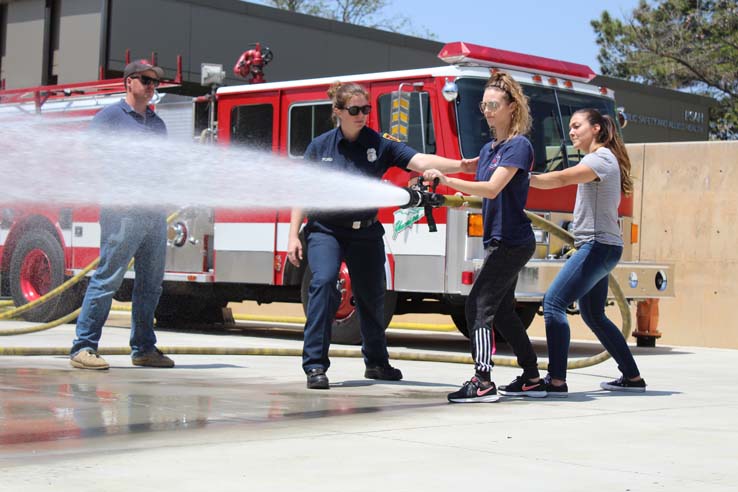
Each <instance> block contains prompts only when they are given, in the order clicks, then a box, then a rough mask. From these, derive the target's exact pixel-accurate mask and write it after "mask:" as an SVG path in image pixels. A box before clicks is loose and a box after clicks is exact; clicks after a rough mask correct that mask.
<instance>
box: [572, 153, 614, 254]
mask: <svg viewBox="0 0 738 492" xmlns="http://www.w3.org/2000/svg"><path fill="white" fill-rule="evenodd" d="M581 164H583V165H585V166H587V167H588V168H590V169H592V170H593V171H594V172H595V174H596V175H597V177H598V178H599V179H598V180H596V181H591V182H589V183H583V184H579V185H578V186H577V200H576V204H575V205H574V224H573V234H574V244H575V246H577V247H579V246H581V245H582V244H584V243H586V242H590V241H597V242H598V243H603V244H610V245H613V246H622V245H623V239H622V237H621V233H620V226H619V225H618V206H619V205H620V166H618V160H617V159H616V158H615V155H613V153H612V152H611V151H610V149H608V148H606V147H600V148H599V149H597V150H596V151H594V152H592V153H591V154H587V155H585V156H584V158H583V159H582V160H581V162H580V165H581Z"/></svg>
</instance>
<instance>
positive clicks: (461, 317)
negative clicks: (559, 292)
mask: <svg viewBox="0 0 738 492" xmlns="http://www.w3.org/2000/svg"><path fill="white" fill-rule="evenodd" d="M540 305H541V304H540V303H538V302H518V303H516V304H515V312H516V313H518V317H519V318H520V321H522V322H523V326H524V327H525V329H526V330H527V329H528V328H529V327H530V325H531V323H533V319H534V318H535V316H536V313H537V312H538V307H539V306H540ZM451 319H452V320H453V322H454V324H455V325H456V328H457V329H458V330H459V331H460V332H461V333H462V334H463V335H464V336H465V337H466V338H469V327H468V326H467V325H466V312H465V306H464V305H461V306H454V307H453V308H452V309H451ZM495 339H496V340H497V341H498V342H505V337H503V336H502V335H501V334H500V332H498V331H497V330H495Z"/></svg>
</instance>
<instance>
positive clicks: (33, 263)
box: [8, 229, 85, 323]
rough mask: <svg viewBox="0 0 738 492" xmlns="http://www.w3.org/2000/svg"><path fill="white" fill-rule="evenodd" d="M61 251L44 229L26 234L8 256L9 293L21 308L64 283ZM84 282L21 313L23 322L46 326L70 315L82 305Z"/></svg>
mask: <svg viewBox="0 0 738 492" xmlns="http://www.w3.org/2000/svg"><path fill="white" fill-rule="evenodd" d="M64 271H65V264H64V250H63V249H62V246H61V244H60V243H59V241H57V239H56V237H54V235H53V234H51V233H50V232H49V231H46V230H43V229H31V230H28V231H26V232H25V233H24V234H23V235H22V236H21V237H20V239H19V241H18V243H17V244H16V247H15V249H14V250H13V254H12V255H11V257H10V268H9V271H8V275H9V277H10V294H11V296H12V297H13V301H14V302H15V304H16V306H22V305H24V304H28V303H29V302H31V301H33V300H35V299H37V298H38V297H40V296H42V295H44V294H46V293H47V292H49V291H51V290H53V289H55V288H56V287H58V286H59V285H61V284H62V283H64V281H65V280H66V278H65V276H64ZM84 289H85V287H84V282H81V283H80V284H77V285H75V286H73V287H72V288H70V289H69V290H67V291H66V292H64V293H62V294H60V295H59V296H57V297H56V298H54V299H51V300H49V301H47V302H45V303H43V304H41V305H40V306H37V307H35V308H33V309H31V310H30V311H27V312H26V313H24V314H23V315H22V316H23V319H25V320H27V321H34V322H40V323H45V322H47V321H53V320H55V319H58V318H61V317H62V316H65V315H67V314H69V313H70V312H72V311H74V310H75V309H77V308H78V307H79V306H80V305H81V304H82V298H83V296H84Z"/></svg>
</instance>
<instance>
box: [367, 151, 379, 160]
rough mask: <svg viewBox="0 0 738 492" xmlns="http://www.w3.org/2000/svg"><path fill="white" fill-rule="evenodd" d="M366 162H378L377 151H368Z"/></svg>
mask: <svg viewBox="0 0 738 492" xmlns="http://www.w3.org/2000/svg"><path fill="white" fill-rule="evenodd" d="M366 160H367V161H369V162H374V161H376V160H377V149H374V148H372V149H368V150H367V151H366Z"/></svg>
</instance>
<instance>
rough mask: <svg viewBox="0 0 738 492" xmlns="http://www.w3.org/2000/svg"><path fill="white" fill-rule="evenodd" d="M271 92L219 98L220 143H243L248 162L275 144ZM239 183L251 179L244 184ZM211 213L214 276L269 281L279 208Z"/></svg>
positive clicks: (224, 279)
mask: <svg viewBox="0 0 738 492" xmlns="http://www.w3.org/2000/svg"><path fill="white" fill-rule="evenodd" d="M275 96H276V94H271V93H264V94H259V95H258V96H256V97H255V96H254V95H253V94H252V95H249V94H246V95H238V96H237V97H235V98H233V99H229V98H224V99H223V100H222V101H219V108H218V123H219V125H218V126H219V127H218V140H219V142H220V143H221V144H230V145H233V146H239V147H243V148H244V162H243V165H244V166H246V167H248V166H249V159H248V156H249V154H250V153H251V152H254V151H264V152H276V151H277V149H278V146H279V133H278V128H279V127H278V125H279V99H278V97H275ZM254 172H263V169H254ZM243 186H244V187H248V186H251V184H250V183H243ZM267 193H268V190H267ZM259 205H263V204H259ZM213 217H214V220H213V271H214V273H215V281H216V282H233V283H254V284H266V285H272V284H273V283H274V254H275V241H276V224H277V211H276V210H270V209H260V210H258V211H250V210H248V209H239V210H231V209H216V210H215V211H214V216H213Z"/></svg>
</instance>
